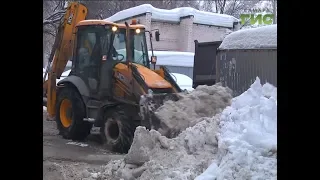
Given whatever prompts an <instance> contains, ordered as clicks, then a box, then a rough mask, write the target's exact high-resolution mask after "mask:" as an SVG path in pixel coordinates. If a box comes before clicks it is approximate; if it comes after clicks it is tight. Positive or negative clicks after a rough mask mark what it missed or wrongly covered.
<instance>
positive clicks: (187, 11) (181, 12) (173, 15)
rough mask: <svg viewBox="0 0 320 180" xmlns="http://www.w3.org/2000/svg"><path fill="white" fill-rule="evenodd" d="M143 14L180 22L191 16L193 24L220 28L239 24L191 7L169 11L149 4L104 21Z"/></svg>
mask: <svg viewBox="0 0 320 180" xmlns="http://www.w3.org/2000/svg"><path fill="white" fill-rule="evenodd" d="M145 13H151V19H152V20H158V21H159V20H160V21H169V22H180V18H181V17H185V16H190V15H191V16H193V17H194V23H198V24H205V25H213V26H221V27H229V28H232V27H233V22H239V21H240V20H238V19H237V18H235V17H233V16H229V15H225V14H217V13H212V12H205V11H199V10H196V9H194V8H191V7H181V8H175V9H171V10H167V9H159V8H155V7H153V6H152V5H150V4H143V5H140V6H136V7H132V8H129V9H125V10H123V11H120V12H117V13H116V14H114V15H113V16H110V17H109V18H107V19H105V20H107V21H112V22H116V21H120V20H124V19H127V18H131V17H134V16H138V15H142V14H145Z"/></svg>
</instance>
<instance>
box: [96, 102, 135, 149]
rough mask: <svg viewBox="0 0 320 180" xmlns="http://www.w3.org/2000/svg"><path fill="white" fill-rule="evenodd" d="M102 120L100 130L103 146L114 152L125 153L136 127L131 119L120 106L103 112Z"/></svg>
mask: <svg viewBox="0 0 320 180" xmlns="http://www.w3.org/2000/svg"><path fill="white" fill-rule="evenodd" d="M104 120H105V122H104V123H103V125H102V127H101V128H100V132H101V138H102V141H103V143H104V144H105V146H106V147H108V148H109V149H111V150H112V151H114V152H118V153H127V152H128V151H129V149H130V147H131V144H132V141H133V137H134V131H135V129H136V126H135V124H134V122H133V119H131V118H130V117H129V116H128V115H126V113H125V111H123V110H122V109H121V108H120V107H116V108H113V109H110V110H108V111H107V112H106V113H105V115H104Z"/></svg>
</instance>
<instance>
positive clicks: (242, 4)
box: [201, 0, 260, 18]
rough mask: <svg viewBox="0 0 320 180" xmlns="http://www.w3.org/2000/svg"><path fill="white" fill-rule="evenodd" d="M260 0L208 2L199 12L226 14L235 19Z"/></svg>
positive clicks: (210, 0) (218, 0)
mask: <svg viewBox="0 0 320 180" xmlns="http://www.w3.org/2000/svg"><path fill="white" fill-rule="evenodd" d="M259 1H260V0H208V1H206V2H205V3H203V5H202V7H201V10H205V11H210V12H215V13H219V14H228V15H232V16H234V17H236V18H239V17H240V14H241V13H243V12H244V11H245V10H247V9H250V8H252V7H254V6H255V5H256V4H257V3H259Z"/></svg>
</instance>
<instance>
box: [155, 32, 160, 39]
mask: <svg viewBox="0 0 320 180" xmlns="http://www.w3.org/2000/svg"><path fill="white" fill-rule="evenodd" d="M155 36H156V41H160V33H159V31H156V32H155Z"/></svg>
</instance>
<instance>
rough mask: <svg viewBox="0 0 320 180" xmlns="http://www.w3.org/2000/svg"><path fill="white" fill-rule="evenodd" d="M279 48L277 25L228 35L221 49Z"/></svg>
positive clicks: (243, 30)
mask: <svg viewBox="0 0 320 180" xmlns="http://www.w3.org/2000/svg"><path fill="white" fill-rule="evenodd" d="M265 48H272V49H276V48H277V25H276V24H275V25H268V26H263V27H257V28H250V29H242V30H239V31H235V32H232V33H231V34H229V35H227V36H226V37H225V38H224V40H223V41H222V43H221V45H220V47H219V49H221V50H223V49H265Z"/></svg>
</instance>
